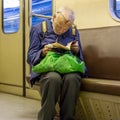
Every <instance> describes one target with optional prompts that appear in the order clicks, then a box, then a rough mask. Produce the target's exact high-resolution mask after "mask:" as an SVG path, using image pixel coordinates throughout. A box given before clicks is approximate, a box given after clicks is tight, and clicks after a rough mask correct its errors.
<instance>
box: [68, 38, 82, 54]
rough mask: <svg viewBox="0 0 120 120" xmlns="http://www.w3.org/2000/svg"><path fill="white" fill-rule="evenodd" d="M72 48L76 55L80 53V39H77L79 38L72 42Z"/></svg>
mask: <svg viewBox="0 0 120 120" xmlns="http://www.w3.org/2000/svg"><path fill="white" fill-rule="evenodd" d="M70 49H71V51H72V52H73V54H75V55H77V54H78V52H79V50H80V48H79V45H78V41H77V40H76V41H73V42H72V43H71V46H70Z"/></svg>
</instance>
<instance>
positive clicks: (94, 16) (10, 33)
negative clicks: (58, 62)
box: [0, 0, 120, 120]
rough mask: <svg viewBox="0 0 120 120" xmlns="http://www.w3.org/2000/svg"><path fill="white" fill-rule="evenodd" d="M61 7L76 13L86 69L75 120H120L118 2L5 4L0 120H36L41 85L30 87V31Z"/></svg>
mask: <svg viewBox="0 0 120 120" xmlns="http://www.w3.org/2000/svg"><path fill="white" fill-rule="evenodd" d="M61 6H68V7H70V8H72V9H73V10H74V12H75V22H74V24H75V25H76V26H77V29H78V30H79V33H80V40H81V45H82V50H83V56H84V60H85V64H86V66H87V69H88V77H87V78H83V79H82V83H81V88H80V95H79V99H78V103H77V106H76V114H75V117H76V119H75V120H120V0H73V1H72V0H71V1H70V0H12V1H10V0H1V1H0V106H1V109H0V120H9V119H11V120H37V113H38V111H39V109H40V100H41V96H40V94H39V92H38V89H39V83H35V85H33V87H32V88H31V86H30V84H29V79H30V70H31V68H30V66H29V65H28V63H27V52H28V47H29V34H30V29H31V27H32V26H33V25H36V24H38V23H40V22H42V21H44V20H45V19H47V18H51V17H52V15H53V14H54V13H55V12H56V11H57V9H58V8H59V7H61ZM48 109H50V108H48ZM56 110H57V111H59V105H58V104H57V105H56Z"/></svg>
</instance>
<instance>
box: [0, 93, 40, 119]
mask: <svg viewBox="0 0 120 120" xmlns="http://www.w3.org/2000/svg"><path fill="white" fill-rule="evenodd" d="M39 109H40V102H39V101H37V100H33V99H28V98H24V97H20V96H16V95H11V94H5V93H1V92H0V120H36V119H37V113H38V111H39Z"/></svg>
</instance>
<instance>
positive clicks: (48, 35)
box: [27, 20, 86, 84]
mask: <svg viewBox="0 0 120 120" xmlns="http://www.w3.org/2000/svg"><path fill="white" fill-rule="evenodd" d="M46 23H47V31H46V32H45V34H44V33H43V31H42V26H41V23H40V24H37V25H35V26H33V27H32V28H31V31H30V46H29V49H28V55H27V62H28V64H30V66H33V65H36V64H38V63H39V62H40V61H41V60H42V57H41V50H42V48H43V47H44V45H46V44H50V43H54V42H56V40H57V41H58V42H59V43H61V44H63V45H65V46H66V45H67V43H69V42H71V41H74V40H78V43H79V47H80V51H79V55H78V57H79V58H80V59H81V60H83V55H82V48H81V43H80V37H79V32H78V30H76V36H73V35H72V28H69V29H68V31H67V32H65V33H63V34H61V35H57V34H55V32H54V31H53V28H52V22H51V20H46ZM85 69H86V68H85ZM85 71H86V70H85ZM39 76H40V74H36V73H33V72H32V71H31V79H30V82H31V84H34V83H35V80H37V79H39ZM83 76H84V75H83Z"/></svg>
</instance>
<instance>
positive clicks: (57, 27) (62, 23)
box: [53, 12, 72, 35]
mask: <svg viewBox="0 0 120 120" xmlns="http://www.w3.org/2000/svg"><path fill="white" fill-rule="evenodd" d="M71 25H72V23H71V22H70V21H68V20H66V19H65V17H64V16H63V15H62V13H61V12H57V13H56V14H55V15H54V16H53V30H54V32H55V33H56V34H58V35H60V34H62V33H64V32H66V31H67V30H68V29H69V27H70V26H71Z"/></svg>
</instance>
